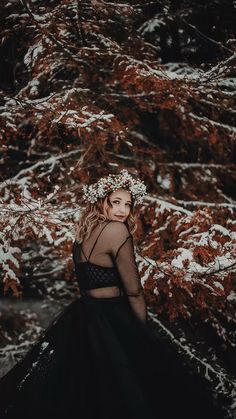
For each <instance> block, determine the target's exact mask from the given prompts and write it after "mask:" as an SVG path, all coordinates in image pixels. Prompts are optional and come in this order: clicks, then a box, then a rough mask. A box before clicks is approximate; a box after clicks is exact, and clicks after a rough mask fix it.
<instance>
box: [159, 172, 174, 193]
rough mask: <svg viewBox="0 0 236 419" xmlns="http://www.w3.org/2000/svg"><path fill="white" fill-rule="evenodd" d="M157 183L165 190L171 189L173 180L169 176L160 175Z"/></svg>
mask: <svg viewBox="0 0 236 419" xmlns="http://www.w3.org/2000/svg"><path fill="white" fill-rule="evenodd" d="M157 182H158V183H159V184H160V186H161V187H162V188H163V189H167V190H169V189H170V186H171V178H170V176H169V175H166V176H164V177H162V176H161V175H160V174H159V175H158V176H157Z"/></svg>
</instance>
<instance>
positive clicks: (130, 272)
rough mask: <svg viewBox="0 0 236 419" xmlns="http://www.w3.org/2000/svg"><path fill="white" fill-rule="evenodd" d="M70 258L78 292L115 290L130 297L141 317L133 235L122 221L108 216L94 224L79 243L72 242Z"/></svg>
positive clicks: (105, 293) (94, 293) (101, 294)
mask: <svg viewBox="0 0 236 419" xmlns="http://www.w3.org/2000/svg"><path fill="white" fill-rule="evenodd" d="M87 255H88V256H87ZM73 261H74V265H75V274H76V278H77V281H78V284H79V288H80V292H81V294H82V295H88V294H89V295H92V296H94V297H104V296H105V297H107V296H112V295H113V296H117V291H119V294H120V295H121V294H125V295H127V297H128V298H131V300H130V304H131V305H132V306H133V308H134V310H135V311H136V312H138V315H139V317H142V319H144V317H145V313H146V311H145V307H144V306H145V302H144V298H143V288H142V285H141V280H140V276H139V272H138V268H137V265H136V261H135V255H134V246H133V237H132V235H131V234H130V232H129V229H128V226H127V225H126V224H125V223H122V222H120V221H112V220H110V221H108V222H107V221H106V222H102V223H100V224H97V225H96V227H95V228H94V229H93V230H92V232H91V234H90V236H89V238H88V239H86V240H84V242H83V243H82V244H78V243H77V242H76V241H75V242H74V245H73ZM133 297H136V298H133ZM144 312H145V313H144Z"/></svg>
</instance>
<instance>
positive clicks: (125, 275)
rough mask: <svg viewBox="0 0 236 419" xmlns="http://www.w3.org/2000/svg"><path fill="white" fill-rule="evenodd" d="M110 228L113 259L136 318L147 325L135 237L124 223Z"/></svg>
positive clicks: (111, 224) (112, 224)
mask: <svg viewBox="0 0 236 419" xmlns="http://www.w3.org/2000/svg"><path fill="white" fill-rule="evenodd" d="M109 228H110V231H109V232H108V234H110V238H109V243H111V255H112V259H113V261H114V263H115V265H116V268H117V270H118V272H119V274H120V277H121V280H122V283H123V286H124V289H125V292H126V295H127V297H128V299H129V303H130V306H131V308H132V309H133V311H134V312H135V314H136V316H137V317H138V318H139V319H140V320H141V321H142V322H143V323H146V318H147V309H146V303H145V299H144V295H143V287H142V284H141V280H140V275H139V271H138V267H137V264H136V260H135V254H134V245H133V237H132V236H131V234H130V232H129V231H128V229H127V227H126V226H125V225H124V223H122V222H116V221H115V222H113V223H110V225H109Z"/></svg>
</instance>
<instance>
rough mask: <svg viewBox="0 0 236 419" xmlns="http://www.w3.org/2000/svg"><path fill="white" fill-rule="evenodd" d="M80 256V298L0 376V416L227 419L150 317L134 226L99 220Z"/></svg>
mask: <svg viewBox="0 0 236 419" xmlns="http://www.w3.org/2000/svg"><path fill="white" fill-rule="evenodd" d="M86 254H89V257H88V258H86V256H85V255H86ZM92 254H93V257H92V261H91V256H92ZM73 260H74V264H75V273H76V277H77V280H78V283H79V287H80V291H81V295H80V296H79V297H78V298H76V299H75V300H74V301H73V302H71V303H70V304H69V305H68V306H67V307H66V308H65V309H64V310H63V311H62V312H61V313H60V314H59V315H58V316H57V317H56V318H55V319H54V320H53V322H52V323H51V324H50V325H49V327H48V328H47V329H46V330H45V331H44V333H43V334H42V335H41V337H40V338H39V339H38V341H37V342H36V343H35V344H34V345H33V347H32V348H31V350H30V351H29V352H28V353H27V355H26V356H25V357H24V358H23V359H22V360H21V361H20V362H18V363H17V364H16V365H15V366H14V367H13V368H12V369H11V370H10V371H9V372H8V373H7V374H6V375H5V376H4V377H3V378H2V379H1V380H0V418H1V419H16V418H17V419H21V418H24V419H29V418H30V419H39V418H42V419H49V418H50V419H51V418H54V417H55V418H58V419H75V418H76V419H118V418H119V419H126V418H128V419H170V418H171V419H172V418H174V417H180V418H182V419H187V418H188V419H189V418H191V419H197V418H199V417H200V416H201V417H204V418H214V419H219V418H221V419H222V418H223V414H222V412H221V409H220V408H219V407H217V406H215V405H214V404H213V403H212V400H211V398H210V397H209V392H208V390H207V388H206V385H205V382H203V380H202V379H200V377H198V376H196V375H192V374H191V373H190V371H188V369H187V367H185V366H184V365H183V362H182V359H181V357H180V355H178V354H177V353H176V352H175V351H174V350H173V349H171V348H170V347H169V346H168V344H167V343H166V342H165V343H164V341H163V339H161V338H160V339H159V338H158V337H157V336H156V335H155V336H154V334H153V333H152V331H151V328H150V326H149V324H148V323H145V310H146V309H145V301H144V297H143V292H142V291H143V290H142V285H141V281H140V277H139V273H138V269H137V265H136V263H135V257H134V248H133V241H132V236H131V235H130V233H129V230H128V228H127V225H126V224H125V223H121V222H118V221H110V222H104V223H101V224H98V225H97V226H96V227H95V229H94V230H93V231H92V233H91V235H90V237H89V238H88V239H87V240H86V241H84V243H83V248H82V246H81V245H79V244H78V243H76V242H75V243H74V247H73ZM108 287H112V288H109V292H112V293H113V294H114V295H113V296H111V294H110V296H108V294H107V291H108ZM111 290H112V291H111ZM118 291H119V295H117V293H118Z"/></svg>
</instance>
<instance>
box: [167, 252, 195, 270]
mask: <svg viewBox="0 0 236 419" xmlns="http://www.w3.org/2000/svg"><path fill="white" fill-rule="evenodd" d="M178 250H180V251H181V254H180V255H178V256H177V258H175V259H173V260H172V262H171V265H172V266H174V267H175V268H183V261H184V260H189V261H192V260H193V253H192V251H191V250H189V249H184V248H179V249H178Z"/></svg>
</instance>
